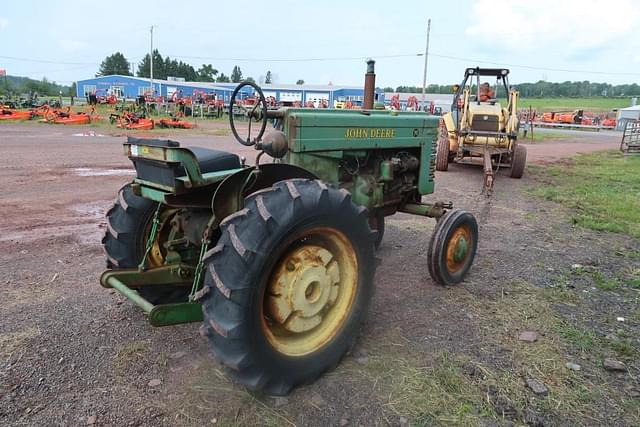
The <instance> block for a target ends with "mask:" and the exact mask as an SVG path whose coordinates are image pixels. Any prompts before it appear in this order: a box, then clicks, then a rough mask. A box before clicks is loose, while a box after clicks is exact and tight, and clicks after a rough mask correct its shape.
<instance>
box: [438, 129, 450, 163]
mask: <svg viewBox="0 0 640 427" xmlns="http://www.w3.org/2000/svg"><path fill="white" fill-rule="evenodd" d="M447 169H449V133H448V132H447V128H446V127H444V125H442V126H440V134H439V136H438V151H437V154H436V170H437V171H440V172H445V171H447Z"/></svg>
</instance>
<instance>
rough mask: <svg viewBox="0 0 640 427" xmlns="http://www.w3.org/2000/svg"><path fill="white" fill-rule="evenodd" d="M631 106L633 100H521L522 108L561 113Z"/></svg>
mask: <svg viewBox="0 0 640 427" xmlns="http://www.w3.org/2000/svg"><path fill="white" fill-rule="evenodd" d="M630 105H631V98H603V97H593V98H520V101H519V107H520V108H529V107H532V108H535V109H537V110H548V111H559V110H577V109H584V110H590V111H602V112H606V111H610V110H613V109H615V108H625V107H628V106H630Z"/></svg>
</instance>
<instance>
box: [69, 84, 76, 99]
mask: <svg viewBox="0 0 640 427" xmlns="http://www.w3.org/2000/svg"><path fill="white" fill-rule="evenodd" d="M77 93H78V90H77V87H76V82H73V83H71V86H69V96H76V94H77Z"/></svg>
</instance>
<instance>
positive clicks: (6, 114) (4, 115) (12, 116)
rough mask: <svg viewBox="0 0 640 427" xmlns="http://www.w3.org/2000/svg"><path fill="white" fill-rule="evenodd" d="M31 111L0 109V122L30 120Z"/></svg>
mask: <svg viewBox="0 0 640 427" xmlns="http://www.w3.org/2000/svg"><path fill="white" fill-rule="evenodd" d="M31 117H33V113H32V112H31V111H18V110H10V109H4V108H3V109H0V120H31Z"/></svg>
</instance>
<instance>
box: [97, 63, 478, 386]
mask: <svg viewBox="0 0 640 427" xmlns="http://www.w3.org/2000/svg"><path fill="white" fill-rule="evenodd" d="M369 65H370V68H369V72H368V74H367V77H368V78H370V77H371V75H374V74H373V63H370V64H369ZM367 82H368V84H367V85H366V89H367V91H366V93H367V94H368V96H367V97H366V99H365V106H368V108H367V109H365V110H336V109H333V110H331V109H322V110H316V109H302V108H288V109H278V110H272V109H268V106H267V102H266V99H265V97H264V94H263V93H262V90H261V89H260V88H259V87H258V86H256V85H255V84H254V83H251V82H243V83H241V84H240V85H238V87H236V89H235V91H234V92H233V95H232V98H231V101H230V104H231V105H230V107H229V108H230V111H233V108H234V105H237V103H236V96H237V94H238V93H239V91H240V90H242V89H243V88H245V89H244V90H247V88H246V86H251V87H252V88H253V90H254V91H255V93H256V96H257V98H258V99H259V102H257V103H256V104H255V105H252V106H249V107H244V108H245V115H246V118H247V122H246V125H243V126H239V125H236V122H234V117H233V115H232V114H230V115H229V119H230V125H231V130H232V133H233V135H234V137H235V138H236V139H237V140H238V142H239V143H240V144H243V145H247V146H253V147H254V148H255V149H256V158H255V164H254V165H251V166H249V165H247V164H245V162H244V161H243V160H242V159H240V158H239V157H238V156H237V155H235V154H232V153H228V152H223V151H218V150H212V149H205V148H196V147H190V148H186V147H182V146H180V144H179V143H177V142H174V141H170V140H155V139H137V138H129V139H128V140H127V142H126V143H125V144H124V154H125V155H126V156H128V157H129V159H130V160H131V161H132V162H133V165H134V167H135V170H136V173H137V175H136V177H135V179H134V180H133V181H132V182H131V183H129V184H127V185H125V186H124V187H123V188H122V189H121V190H120V192H119V193H118V197H117V200H116V203H115V205H114V206H113V208H111V210H109V212H108V214H107V231H106V234H105V237H104V240H103V243H104V247H105V249H106V253H107V260H108V261H107V266H108V270H106V271H105V272H104V273H103V274H102V276H101V279H100V282H101V284H102V286H104V287H106V288H113V289H115V290H117V291H118V292H119V293H120V294H122V295H124V296H125V297H127V298H128V299H129V300H131V301H132V302H133V303H134V304H136V305H138V306H139V307H140V308H141V309H142V310H143V311H144V312H145V313H146V315H147V316H148V319H149V321H150V323H151V324H152V325H154V326H165V325H174V324H179V323H185V322H196V321H202V326H201V327H200V332H201V334H202V335H204V336H205V337H206V338H207V339H208V340H209V344H210V346H211V349H212V350H213V353H214V354H215V356H216V358H217V359H218V360H219V361H220V362H221V363H222V364H223V365H224V366H225V367H226V369H227V371H228V372H229V373H230V374H231V375H232V376H233V377H234V378H235V379H236V380H238V381H239V382H240V383H242V384H244V385H246V386H247V387H249V388H250V389H254V390H261V391H263V392H265V393H268V394H273V395H283V394H287V393H289V391H290V390H291V389H292V388H293V387H295V386H297V385H300V384H303V383H308V382H311V381H313V380H314V379H316V378H317V377H318V376H319V375H321V374H322V373H323V372H325V371H327V370H329V369H332V368H333V367H335V366H336V365H337V364H338V363H339V361H340V359H341V358H342V357H343V356H344V354H345V353H346V352H347V351H348V350H349V349H350V348H351V346H352V345H353V344H354V342H355V340H356V337H357V334H358V331H359V329H360V326H361V325H362V323H363V321H364V320H365V316H366V314H367V311H368V307H369V302H370V301H371V297H372V295H373V291H374V273H375V268H376V259H375V257H374V253H375V248H376V246H377V245H379V244H380V241H381V240H382V235H383V233H384V219H385V217H386V216H388V215H392V214H394V213H396V212H405V213H409V214H413V215H420V216H423V217H431V218H435V219H437V223H436V226H435V229H434V231H433V235H432V236H431V240H430V243H429V249H428V252H427V254H425V261H426V263H427V270H428V271H429V274H430V275H431V277H432V279H433V280H434V281H435V282H437V283H439V284H442V285H452V284H455V283H458V282H460V281H462V280H463V278H464V277H465V275H466V274H467V272H468V271H469V268H470V267H471V264H472V262H473V259H474V256H475V253H476V247H477V244H478V226H477V224H476V220H475V219H474V217H473V215H471V214H470V213H467V212H464V211H461V210H456V209H452V206H451V203H445V202H426V201H423V196H424V195H428V194H430V193H432V192H433V190H434V173H435V148H436V145H435V141H436V138H437V128H438V120H439V119H438V118H436V117H429V116H428V115H426V114H425V113H420V112H411V113H405V112H395V111H384V110H382V111H380V110H373V109H372V106H373V85H372V79H369V80H367ZM268 124H269V129H268V130H267V129H266V128H267V125H268ZM256 125H258V131H257V133H256V131H255V128H256ZM252 128H253V130H254V131H253V133H252V132H251V130H252ZM267 159H270V160H271V161H267Z"/></svg>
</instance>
